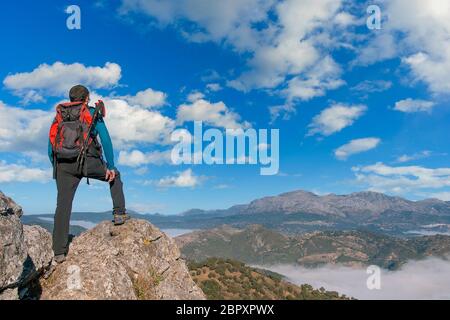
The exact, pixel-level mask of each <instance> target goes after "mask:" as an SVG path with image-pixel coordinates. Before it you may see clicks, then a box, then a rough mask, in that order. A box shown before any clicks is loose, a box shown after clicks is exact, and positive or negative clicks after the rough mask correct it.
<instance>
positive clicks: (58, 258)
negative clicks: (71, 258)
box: [54, 254, 66, 264]
mask: <svg viewBox="0 0 450 320" xmlns="http://www.w3.org/2000/svg"><path fill="white" fill-rule="evenodd" d="M54 260H55V262H56V263H57V264H60V263H63V262H64V261H66V255H65V254H58V255H56V256H55V258H54Z"/></svg>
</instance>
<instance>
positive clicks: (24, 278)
mask: <svg viewBox="0 0 450 320" xmlns="http://www.w3.org/2000/svg"><path fill="white" fill-rule="evenodd" d="M21 216H22V208H21V207H20V206H18V205H17V204H16V203H15V202H14V201H13V200H12V199H11V198H8V197H6V196H5V195H4V194H3V193H2V192H0V300H2V299H18V298H23V297H25V296H27V295H28V286H29V284H30V283H31V282H32V281H34V280H35V279H37V278H38V277H40V276H41V275H42V274H43V272H45V271H46V270H48V268H49V267H50V264H51V261H52V259H53V252H52V248H51V244H52V241H51V236H50V234H49V233H48V232H47V231H46V230H45V229H43V228H41V227H39V226H23V225H22V223H21V221H20V217H21Z"/></svg>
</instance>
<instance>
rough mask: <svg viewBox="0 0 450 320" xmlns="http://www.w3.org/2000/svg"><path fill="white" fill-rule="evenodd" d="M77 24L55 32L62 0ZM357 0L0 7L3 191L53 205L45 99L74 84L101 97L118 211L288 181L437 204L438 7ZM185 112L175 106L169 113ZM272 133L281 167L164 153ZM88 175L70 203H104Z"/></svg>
mask: <svg viewBox="0 0 450 320" xmlns="http://www.w3.org/2000/svg"><path fill="white" fill-rule="evenodd" d="M72 4H76V5H78V6H79V7H80V9H81V29H80V30H69V29H68V28H67V27H66V19H67V18H68V17H69V14H67V13H65V10H66V7H67V6H69V5H72ZM371 4H379V7H380V9H381V17H382V20H381V21H382V24H381V26H382V29H381V30H371V29H369V28H368V27H367V25H366V20H367V18H368V17H369V15H370V14H368V13H367V12H366V9H367V7H368V5H369V4H368V3H366V2H365V1H345V0H342V1H340V0H336V1H335V0H333V1H332V0H321V1H312V0H285V1H275V0H242V1H229V2H227V3H226V4H225V2H221V1H220V2H219V1H217V2H215V1H201V0H184V1H165V2H160V1H156V0H122V1H119V0H117V1H77V2H65V1H58V3H57V4H56V3H55V1H47V0H42V1H39V3H38V2H36V1H15V2H14V4H13V3H8V4H4V5H3V6H2V10H1V11H0V26H1V30H2V41H3V44H4V45H3V46H2V47H3V50H1V51H0V77H1V80H2V89H1V90H0V101H1V102H0V110H1V113H0V120H1V122H2V128H1V129H0V190H2V191H3V192H4V193H6V194H8V195H10V196H12V197H13V198H14V199H15V200H16V201H17V202H19V203H20V204H21V205H22V206H23V207H24V208H25V211H26V212H27V213H48V212H52V211H53V210H54V206H55V199H56V188H55V184H54V181H53V180H52V179H51V177H50V173H51V169H50V164H49V162H48V159H46V144H47V134H48V129H49V126H50V121H51V120H52V117H53V110H54V105H55V104H56V103H57V102H59V101H62V100H64V99H66V98H67V97H66V92H67V90H68V88H70V86H71V85H73V84H76V83H78V82H82V83H84V84H86V85H87V86H88V87H89V88H90V89H91V91H92V92H93V97H94V98H98V97H101V98H103V99H104V100H105V102H106V105H107V109H108V112H109V115H108V116H107V118H106V123H107V126H108V127H109V130H110V133H111V135H112V136H113V142H114V146H115V153H116V165H117V167H118V169H119V170H120V171H121V173H122V175H123V179H124V182H125V192H126V197H127V203H128V207H129V208H131V209H134V210H138V211H141V212H152V213H153V212H161V213H167V214H173V213H179V212H182V211H184V210H187V209H190V208H203V209H209V208H225V207H228V206H231V205H233V204H238V203H245V202H248V201H250V200H252V199H255V198H258V197H262V196H266V195H273V194H278V193H281V192H285V191H291V190H295V189H305V190H309V191H312V192H315V193H319V194H326V193H338V194H345V193H350V192H355V191H361V190H368V189H370V190H374V191H380V192H385V193H388V194H393V195H399V196H404V197H407V198H410V199H422V198H427V197H437V198H440V199H442V200H446V201H448V200H450V167H449V166H448V161H449V153H450V147H449V144H448V141H449V130H448V123H449V120H450V110H449V107H448V101H449V100H448V93H449V92H450V40H449V39H448V33H449V32H450V23H449V21H450V5H449V4H448V2H447V1H445V0H433V1H428V2H424V1H419V0H414V1H406V0H386V1H382V2H377V1H372V2H371ZM183 108H184V110H185V112H184V113H183V114H182V113H181V112H180V110H181V109H183ZM195 119H201V120H203V121H204V122H205V123H206V124H207V126H208V127H217V128H219V129H221V130H224V129H225V128H227V127H246V126H251V127H252V128H255V129H261V128H267V129H271V128H277V129H280V172H279V174H278V175H274V176H261V175H260V174H259V166H254V165H244V166H225V165H215V166H206V165H192V166H189V165H180V166H175V165H172V164H170V163H168V161H167V154H168V152H170V150H171V148H172V145H171V144H170V143H169V142H168V137H169V136H170V133H171V132H172V131H173V130H174V129H176V128H188V129H189V128H191V127H192V121H193V120H195ZM110 207H111V200H110V198H109V192H108V189H107V187H106V186H105V185H104V184H101V183H95V184H93V185H92V186H87V185H86V184H85V183H82V184H81V185H80V188H79V190H78V193H77V196H76V199H75V202H74V210H79V211H100V210H109V209H110Z"/></svg>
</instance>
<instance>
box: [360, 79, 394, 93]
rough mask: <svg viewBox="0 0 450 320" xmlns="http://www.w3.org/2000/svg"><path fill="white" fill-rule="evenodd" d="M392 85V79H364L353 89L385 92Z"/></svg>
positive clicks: (364, 91)
mask: <svg viewBox="0 0 450 320" xmlns="http://www.w3.org/2000/svg"><path fill="white" fill-rule="evenodd" d="M391 87H392V82H391V81H386V80H364V81H362V82H360V83H358V84H357V85H356V86H354V87H353V88H352V90H353V91H358V92H361V93H363V94H367V93H373V92H383V91H386V90H388V89H390V88H391Z"/></svg>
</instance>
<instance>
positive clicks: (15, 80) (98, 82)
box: [3, 62, 121, 102]
mask: <svg viewBox="0 0 450 320" xmlns="http://www.w3.org/2000/svg"><path fill="white" fill-rule="evenodd" d="M120 78H121V68H120V66H119V65H118V64H116V63H111V62H107V63H106V64H105V65H104V67H89V66H85V65H83V64H81V63H73V64H64V63H62V62H55V63H54V64H52V65H48V64H45V63H44V64H41V65H40V66H38V67H37V68H36V69H34V70H33V71H31V72H23V73H16V74H11V75H8V76H7V77H6V78H5V79H4V80H3V84H4V85H5V87H6V88H7V89H9V90H12V91H13V92H14V93H15V94H17V95H18V96H21V97H23V99H24V101H25V102H36V101H43V100H44V97H45V96H56V97H62V96H68V94H69V89H70V88H71V87H72V86H73V85H75V84H79V83H81V84H84V85H85V86H87V87H89V88H91V89H100V88H111V87H113V86H115V85H117V84H118V82H119V80H120Z"/></svg>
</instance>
